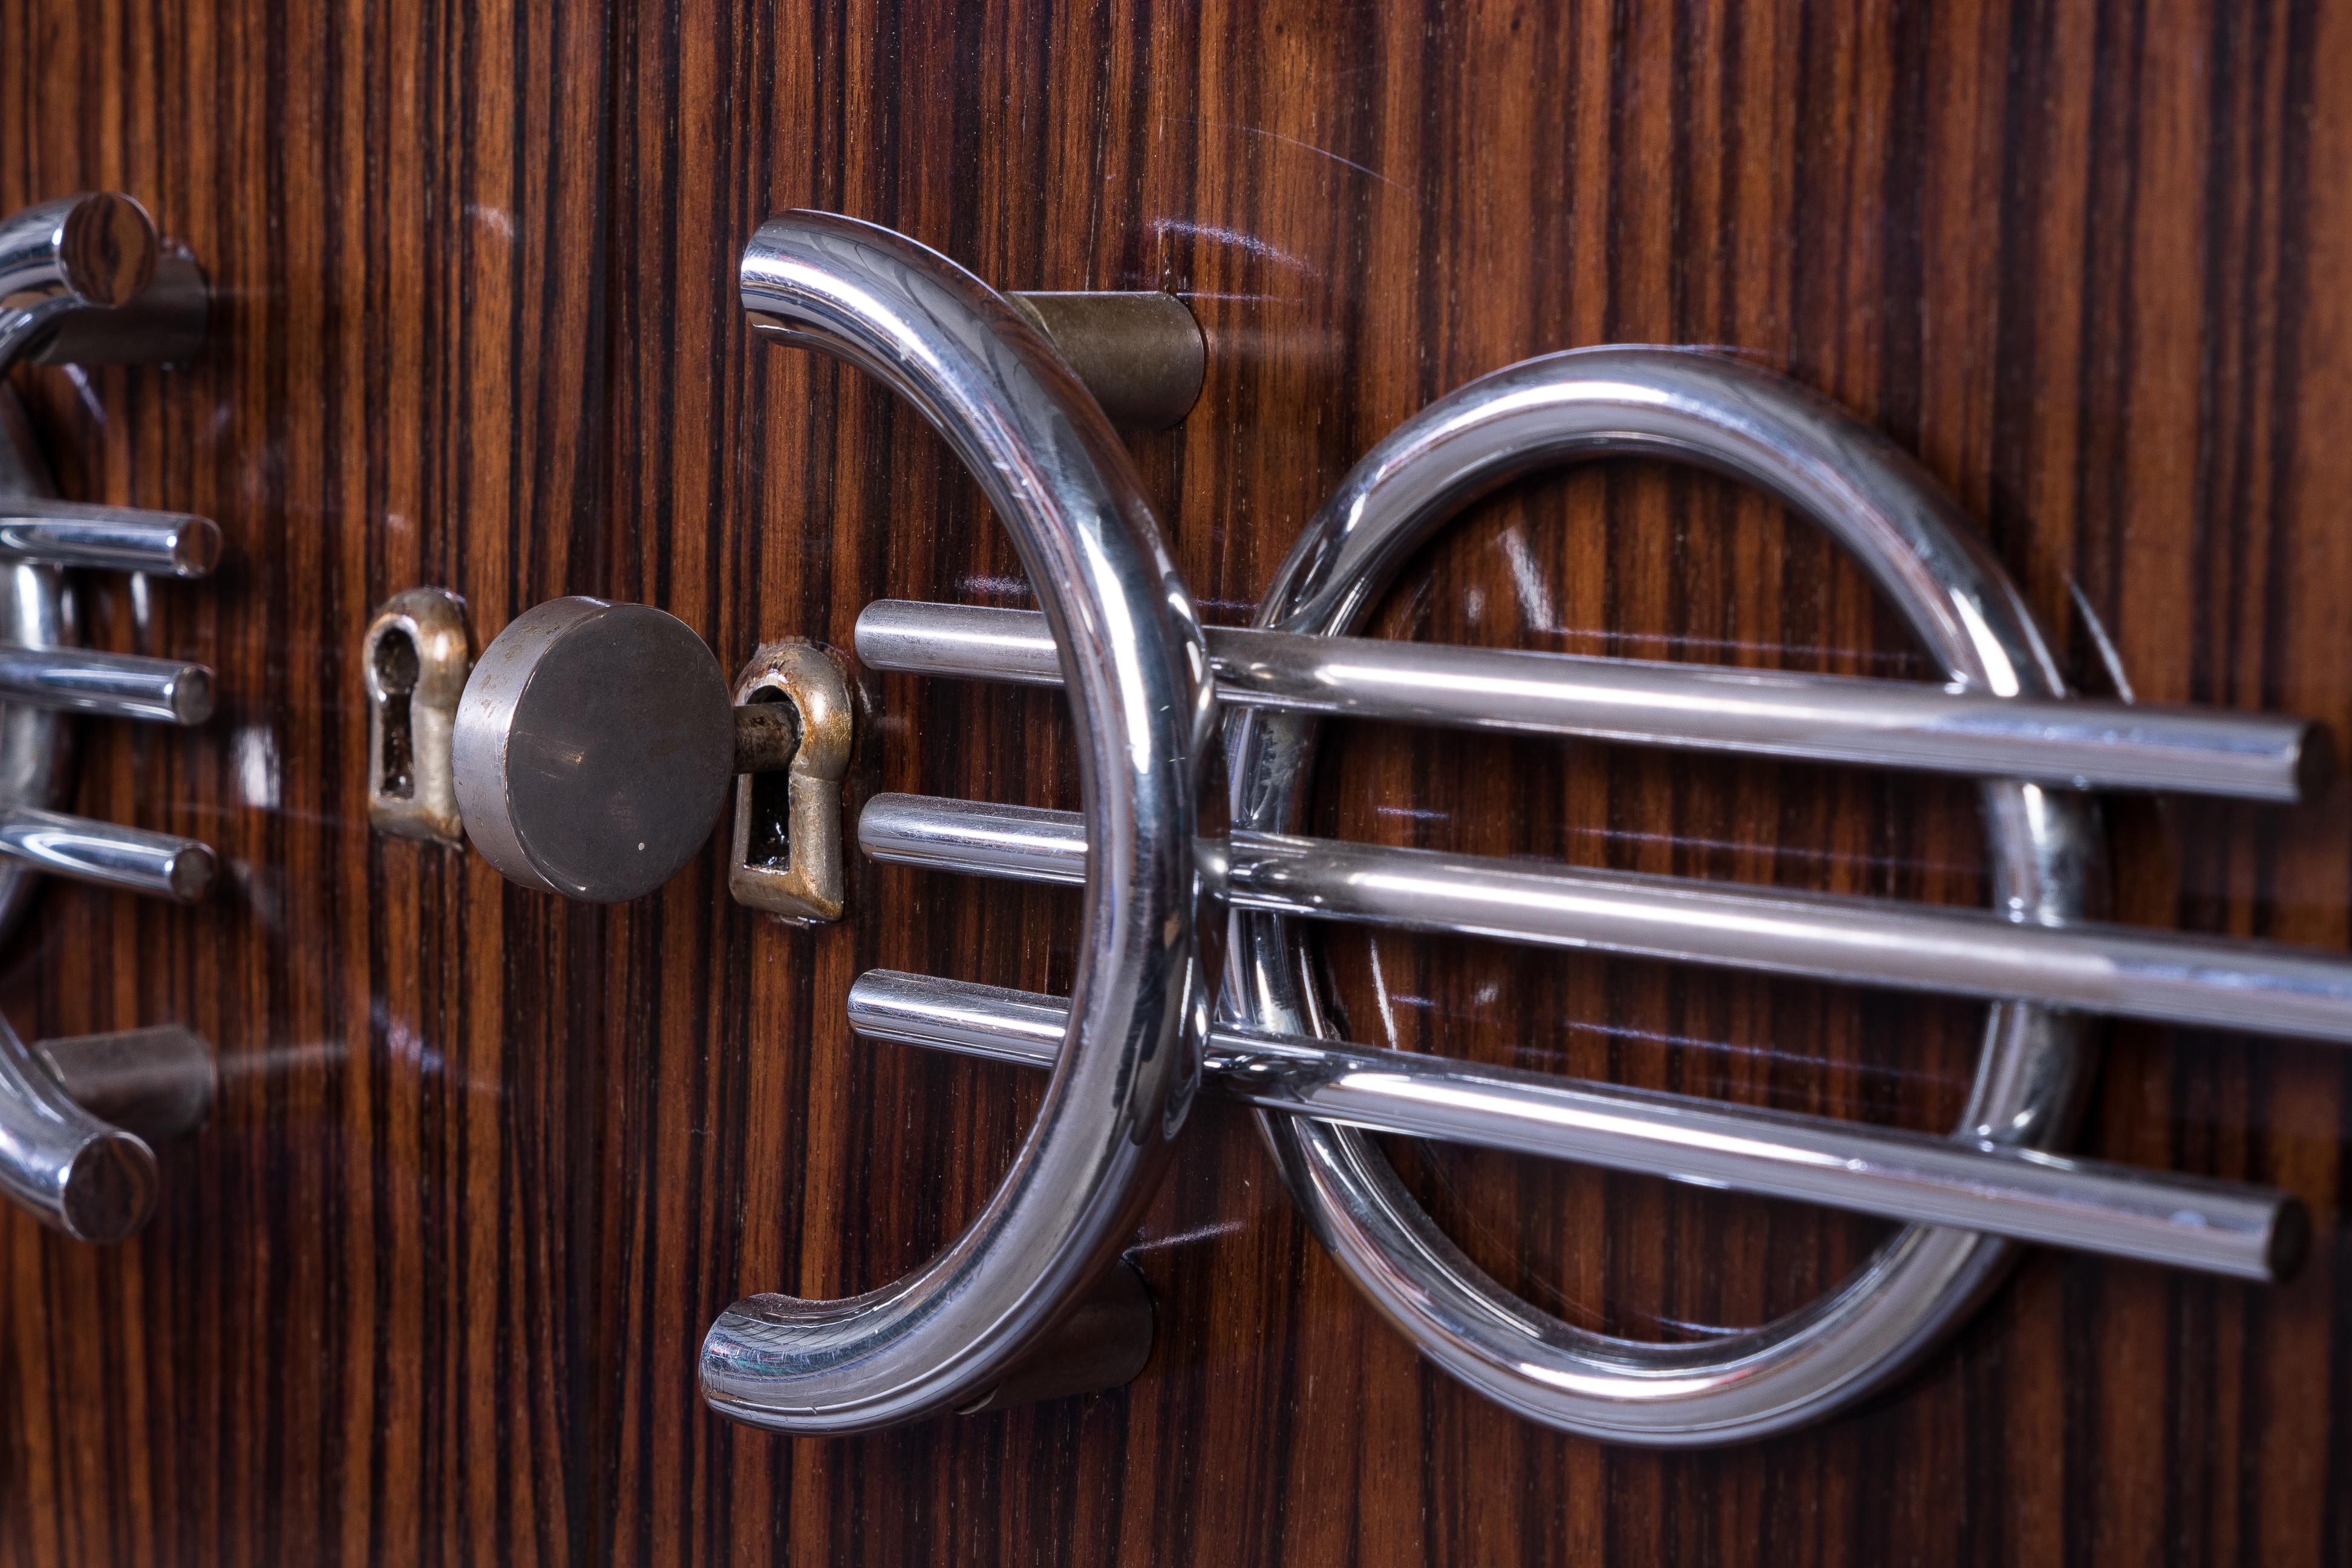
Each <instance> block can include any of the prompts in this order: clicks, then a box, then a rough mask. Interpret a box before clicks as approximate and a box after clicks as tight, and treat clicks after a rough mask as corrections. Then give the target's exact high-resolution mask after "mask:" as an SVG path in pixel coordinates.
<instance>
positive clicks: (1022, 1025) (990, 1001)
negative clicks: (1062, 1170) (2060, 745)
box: [849, 970, 2309, 1281]
mask: <svg viewBox="0 0 2352 1568" xmlns="http://www.w3.org/2000/svg"><path fill="white" fill-rule="evenodd" d="M849 1021H850V1025H851V1026H852V1027H854V1028H855V1029H856V1030H857V1032H858V1033H859V1034H862V1035H866V1036H868V1037H873V1038H876V1039H886V1040H895V1041H898V1042H900V1043H902V1044H906V1045H913V1046H926V1047H933V1048H938V1049H945V1050H951V1051H958V1052H961V1053H963V1054H966V1055H971V1056H980V1057H988V1058H994V1059H996V1060H999V1061H1010V1062H1017V1063H1019V1064H1021V1065H1022V1066H1024V1067H1034V1068H1050V1067H1052V1066H1053V1065H1054V1063H1055V1060H1056V1059H1057V1058H1059V1056H1060V1054H1061V1050H1062V1040H1063V1037H1064V1036H1065V1035H1066V1032H1067V1030H1068V1026H1069V1008H1068V1005H1066V1003H1064V1002H1062V1001H1061V1000H1059V999H1058V998H1055V997H1052V996H1041V995H1037V994H1033V993H1030V992H1025V991H1007V990H1003V989H1000V988H998V987H996V986H992V985H974V984H970V983H968V982H963V981H954V980H938V979H933V978H931V977H930V976H929V975H921V974H905V973H897V972H894V971H889V970H872V971H869V972H867V973H865V974H862V975H860V976H858V978H857V981H856V984H854V985H852V986H851V987H850V991H849ZM1202 1067H1203V1086H1204V1087H1206V1088H1207V1089H1210V1090H1212V1091H1213V1092H1214V1093H1216V1094H1218V1095H1220V1096H1221V1097H1223V1098H1224V1099H1226V1100H1238V1101H1240V1102H1241V1103H1243V1104H1244V1105H1254V1106H1259V1107H1262V1108H1264V1109H1265V1110H1278V1111H1284V1112H1287V1113H1289V1114H1291V1115H1296V1116H1306V1117H1309V1118H1311V1119H1313V1120H1315V1121H1334V1122H1340V1123H1343V1124H1345V1125H1348V1126H1351V1127H1361V1128H1367V1129H1370V1130H1371V1131H1378V1132H1398V1133H1403V1134H1406V1135H1407V1136H1411V1137H1417V1138H1432V1139H1436V1140H1439V1141H1441V1142H1451V1143H1470V1144H1476V1145H1478V1146H1480V1147H1482V1148H1488V1149H1503V1150H1508V1151H1510V1152H1515V1153H1522V1154H1537V1155H1541V1156H1544V1157H1546V1158H1549V1159H1555V1160H1569V1161H1574V1162H1577V1163H1582V1164H1589V1165H1600V1166H1603V1167H1606V1168H1607V1169H1610V1170H1614V1171H1633V1172H1639V1173H1643V1174H1647V1175H1655V1176H1664V1177H1667V1178H1669V1179H1672V1180H1676V1181H1685V1182H1696V1183H1700V1184H1706V1185H1708V1186H1719V1187H1727V1188H1729V1189H1731V1190H1733V1191H1735V1192H1743V1193H1754V1194H1760V1195H1763V1196H1767V1197H1778V1198H1792V1199H1796V1200H1798V1201H1800V1202H1804V1203H1815V1204H1823V1205H1828V1206H1830V1207H1832V1208H1841V1209H1849V1210H1852V1211H1853V1212H1855V1213H1858V1214H1870V1215H1883V1216H1885V1217H1886V1218H1888V1219H1896V1220H1908V1221H1911V1222H1914V1223H1916V1224H1921V1225H1953V1226H1966V1227H1967V1228H1969V1229H1970V1230H1979V1231H1987V1232H1990V1233H1992V1234H1994V1235H1998V1236H2006V1237H2011V1238H2012V1239H2015V1240H2018V1241H2030V1242H2037V1243H2040V1244H2042V1245H2043V1246H2047V1247H2067V1248H2071V1249H2073V1250H2075V1251H2078V1252H2094V1253H2100V1254H2104V1255H2105V1256H2107V1257H2112V1258H2138V1259H2140V1260H2142V1261H2145V1262H2150V1263H2160V1264H2164V1265H2167V1266H2168V1267H2171V1268H2194V1269H2200V1270H2202V1271H2204V1272H2207V1273H2212V1274H2224V1275H2229V1276H2231V1277H2232V1278H2235V1279H2258V1280H2265V1281H2268V1280H2275V1279H2280V1278H2283V1277H2284V1275H2286V1274H2289V1273H2292V1272H2293V1271H2294V1268H2295V1267H2296V1265H2297V1264H2298V1263H2299V1262H2300V1260H2301V1257H2302V1253H2303V1250H2304V1247H2305V1244H2306V1242H2307V1239H2308V1236H2309V1218H2308V1215H2306V1214H2305V1210H2304V1207H2303V1205H2302V1204H2301V1203H2300V1202H2299V1201H2298V1200H2296V1199H2294V1197H2291V1196H2289V1195H2288V1194H2284V1193H2280V1192H2275V1191H2272V1190H2269V1189H2266V1188H2261V1187H2249V1186H2245V1185H2242V1184H2236V1183H2224V1182H2217V1181H2210V1180H2207V1179H2204V1178H2202V1177H2196V1176H2183V1175H2177V1174H2173V1173H2158V1172H2148V1171H2137V1170H2133V1169H2131V1168H2130V1167H2128V1166H2123V1165H2114V1164H2108V1163H2104V1162H2100V1161H2095V1160H2077V1159H2072V1158H2063V1157H2060V1156H2057V1155H2053V1154H2043V1153H2040V1152H2035V1151H2032V1150H2027V1149H2019V1148H2014V1147H2011V1146H2010V1145H2007V1144H2000V1143H1992V1142H1978V1141H1972V1140H1963V1139H1953V1138H1941V1137H1937V1136H1935V1135H1933V1134H1931V1133H1925V1132H1910V1131H1901V1130H1897V1129H1891V1128H1883V1127H1866V1126H1861V1125H1858V1124H1856V1123H1853V1122H1849V1121H1833V1120H1831V1119H1829V1118H1825V1117H1816V1116H1801V1115H1795V1114H1792V1113H1790V1112H1787V1111H1777V1110H1757V1109H1753V1108H1748V1107H1740V1106H1731V1105H1726V1104H1724V1103H1723V1102H1721V1101H1718V1100H1699V1099H1694V1098H1692V1097H1690V1096H1687V1095H1678V1094H1664V1093H1658V1092H1655V1091H1653V1090H1648V1089H1621V1088H1618V1087H1616V1086H1614V1085H1611V1084H1601V1083H1591V1082H1585V1081H1580V1080H1576V1079H1558V1078H1551V1077H1547V1076H1545V1075H1542V1074H1538V1073H1530V1072H1520V1071H1516V1070H1514V1069H1511V1068H1491V1067H1485V1066H1481V1065H1479V1064H1477V1063H1475V1062H1465V1061H1454V1060H1449V1059H1448V1058H1444V1057H1426V1056H1416V1055H1412V1054H1409V1053H1406V1052H1402V1051H1383V1050H1368V1049H1364V1048H1362V1047H1355V1046H1347V1045H1338V1044H1333V1043H1331V1042H1328V1041H1324V1040H1312V1039H1305V1038H1301V1037H1297V1036H1294V1035H1278V1034H1272V1033H1267V1032H1264V1031H1260V1030H1254V1029H1243V1028H1238V1027H1234V1026H1219V1027H1218V1028H1217V1029H1216V1030H1215V1031H1214V1032H1213V1034H1212V1035H1211V1037H1210V1040H1209V1048H1208V1052H1207V1056H1206V1058H1205V1060H1204V1062H1203V1064H1202Z"/></svg>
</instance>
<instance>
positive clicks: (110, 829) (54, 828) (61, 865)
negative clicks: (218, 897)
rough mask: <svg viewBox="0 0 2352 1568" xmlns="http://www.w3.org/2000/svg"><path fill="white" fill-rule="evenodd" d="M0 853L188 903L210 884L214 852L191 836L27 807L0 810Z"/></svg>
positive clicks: (78, 876)
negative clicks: (181, 835) (176, 835)
mask: <svg viewBox="0 0 2352 1568" xmlns="http://www.w3.org/2000/svg"><path fill="white" fill-rule="evenodd" d="M0 855H5V856H6V857H8V858H10V859H13V860H20V861H23V862H24V863H25V864H26V865H29V866H32V867H34V868H37V869H39V870H42V871H47V872H48V873H49V874H50V875H52V876H57V877H70V878H72V879H74V880H75V881H78V882H96V883H98V884H100V885H101V886H103V887H109V888H121V889H127V890H128V891H131V892H134V893H145V894H148V895H149V896H151V897H153V898H159V899H169V900H173V902H174V903H183V904H192V903H194V902H195V901H196V900H198V899H201V898H203V897H204V896H205V890H206V889H209V888H210V887H211V886H212V881H213V852H212V849H211V848H210V847H208V846H206V845H203V844H199V843H197V842H196V841H195V840H194V839H193V838H178V837H173V836H172V835H171V834H168V833H150V832H148V831H147V830H146V829H145V828H143V827H127V826H123V825H122V824H121V823H119V822H98V821H94V820H92V819H91V818H89V817H87V816H67V815H66V814H65V813H63V812H60V811H35V810H33V809H32V808H31V807H29V806H0Z"/></svg>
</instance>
